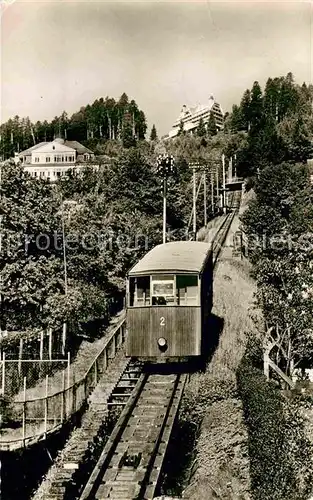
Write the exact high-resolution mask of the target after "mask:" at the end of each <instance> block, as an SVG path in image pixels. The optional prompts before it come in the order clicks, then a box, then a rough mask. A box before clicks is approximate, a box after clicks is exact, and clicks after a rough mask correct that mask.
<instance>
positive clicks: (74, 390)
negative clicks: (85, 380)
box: [72, 372, 76, 413]
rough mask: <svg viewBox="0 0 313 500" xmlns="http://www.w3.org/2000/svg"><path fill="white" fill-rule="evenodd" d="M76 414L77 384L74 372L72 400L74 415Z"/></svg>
mask: <svg viewBox="0 0 313 500" xmlns="http://www.w3.org/2000/svg"><path fill="white" fill-rule="evenodd" d="M75 412H76V384H75V372H73V400H72V413H75Z"/></svg>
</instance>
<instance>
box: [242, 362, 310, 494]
mask: <svg viewBox="0 0 313 500" xmlns="http://www.w3.org/2000/svg"><path fill="white" fill-rule="evenodd" d="M237 380H238V390H239V394H240V397H241V399H242V402H243V409H244V415H245V420H246V424H247V428H248V435H249V439H248V446H249V456H250V475H251V489H252V495H253V500H267V499H268V500H287V499H288V500H300V499H302V498H306V497H305V496H303V494H304V492H307V490H308V488H309V486H308V485H309V481H311V478H312V476H311V471H310V470H308V468H307V467H306V464H305V463H304V461H303V459H304V457H303V453H302V452H301V450H300V449H299V446H300V447H303V445H304V442H305V438H304V437H303V434H302V429H301V425H300V423H301V422H300V421H299V419H296V420H295V421H294V426H296V427H297V429H295V428H293V430H292V432H291V425H290V420H291V417H290V412H289V415H288V412H286V408H285V406H286V403H285V401H284V399H283V396H282V395H281V393H280V392H279V390H278V389H277V388H276V387H275V386H274V384H273V383H272V382H267V380H266V378H265V376H264V375H263V373H262V372H261V371H260V370H259V369H258V368H256V367H254V366H253V365H252V364H251V363H250V362H249V361H248V360H247V358H244V360H243V362H242V363H241V365H240V366H239V369H238V372H237ZM299 435H302V439H299ZM295 436H298V438H297V439H294V437H295ZM307 444H308V443H307V442H306V445H307ZM306 451H308V447H307V446H306ZM299 458H300V460H299ZM307 459H309V456H308V457H307ZM300 469H301V473H302V472H303V470H304V471H306V472H307V474H306V476H307V477H306V481H305V483H306V484H304V482H303V481H302V484H301V483H300V482H299V470H300ZM302 475H303V474H302Z"/></svg>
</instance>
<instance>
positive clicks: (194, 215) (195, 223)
mask: <svg viewBox="0 0 313 500" xmlns="http://www.w3.org/2000/svg"><path fill="white" fill-rule="evenodd" d="M192 172H193V203H192V206H193V228H192V230H193V237H194V239H196V232H197V219H196V217H197V206H196V201H197V194H196V189H197V177H196V175H197V174H196V167H195V165H193V167H192Z"/></svg>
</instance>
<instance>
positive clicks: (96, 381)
mask: <svg viewBox="0 0 313 500" xmlns="http://www.w3.org/2000/svg"><path fill="white" fill-rule="evenodd" d="M97 383H98V368H97V359H96V360H95V382H94V385H95V387H96V385H97Z"/></svg>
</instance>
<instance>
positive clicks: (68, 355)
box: [67, 351, 71, 388]
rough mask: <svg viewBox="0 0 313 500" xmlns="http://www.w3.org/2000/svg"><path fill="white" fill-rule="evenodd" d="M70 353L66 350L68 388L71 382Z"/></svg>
mask: <svg viewBox="0 0 313 500" xmlns="http://www.w3.org/2000/svg"><path fill="white" fill-rule="evenodd" d="M70 378H71V353H70V351H68V353H67V388H69V386H70V383H71V380H70Z"/></svg>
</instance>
